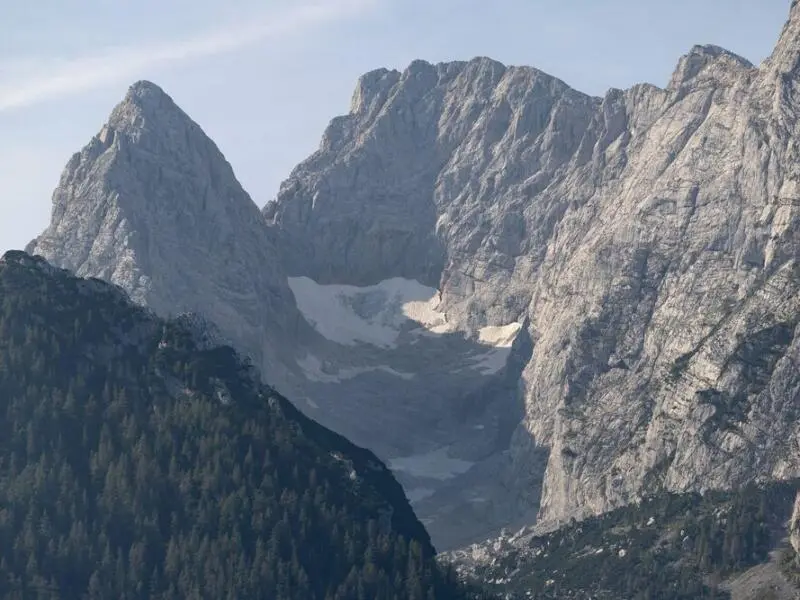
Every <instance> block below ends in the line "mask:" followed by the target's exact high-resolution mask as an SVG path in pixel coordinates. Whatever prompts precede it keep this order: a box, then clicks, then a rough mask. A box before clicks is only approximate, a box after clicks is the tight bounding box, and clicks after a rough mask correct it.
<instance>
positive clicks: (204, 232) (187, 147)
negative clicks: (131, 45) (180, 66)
mask: <svg viewBox="0 0 800 600" xmlns="http://www.w3.org/2000/svg"><path fill="white" fill-rule="evenodd" d="M28 250H29V251H30V252H31V253H35V254H39V255H41V256H43V257H45V258H46V259H47V260H48V261H50V262H52V263H53V264H55V265H58V266H59V267H63V268H67V269H69V270H71V271H73V272H75V273H76V274H78V275H81V276H94V277H99V278H102V279H105V280H107V281H110V282H112V283H115V284H117V285H119V286H121V287H122V288H123V289H124V290H125V291H126V292H128V293H129V294H130V296H131V298H132V299H133V300H134V301H136V302H137V303H139V304H144V305H147V306H149V307H150V308H152V309H153V310H155V311H156V312H157V313H159V314H162V315H169V314H177V313H180V312H185V311H199V312H202V313H204V314H205V315H206V316H207V317H208V318H209V319H210V320H211V321H212V322H214V323H216V324H217V325H219V327H220V328H222V330H223V331H224V333H225V335H226V336H227V337H228V338H229V339H235V340H236V343H237V347H238V348H240V349H241V350H242V351H244V352H245V353H247V354H248V355H250V356H251V357H252V358H253V359H254V360H255V361H256V362H257V364H261V365H262V366H264V367H265V368H266V370H267V371H268V374H269V376H270V377H275V379H276V382H277V383H280V382H281V381H282V380H283V379H284V376H283V374H282V371H283V369H279V368H278V367H277V365H278V363H279V361H280V357H279V356H277V354H276V349H277V346H278V345H279V343H278V342H280V341H282V340H284V339H285V338H286V337H287V335H288V333H289V332H290V331H292V329H293V328H294V327H295V322H294V321H293V319H297V314H296V312H295V311H294V304H293V302H292V296H291V291H290V290H289V289H288V286H287V284H286V279H285V276H284V275H283V273H282V270H281V268H280V265H279V261H278V259H277V250H276V248H275V246H274V243H273V241H272V238H271V236H270V235H269V232H268V231H267V227H266V225H265V224H264V222H263V219H262V218H260V214H259V212H258V209H257V208H256V206H255V205H254V203H253V202H252V200H251V199H250V197H249V196H248V195H247V193H246V192H245V191H244V190H243V189H242V187H241V185H240V184H239V182H238V181H237V180H236V178H235V176H234V174H233V170H232V169H231V167H230V165H229V164H228V163H227V161H226V160H225V158H224V157H223V156H222V154H221V153H220V151H219V150H218V149H217V147H216V145H215V144H214V143H213V142H212V141H211V140H210V139H209V138H208V137H207V136H206V135H205V134H204V133H203V131H202V130H201V129H200V127H199V126H198V125H197V124H196V123H194V122H193V121H192V120H191V119H190V118H189V117H188V116H187V115H186V114H185V113H184V112H183V111H182V110H181V109H180V108H178V106H177V105H176V104H175V103H174V102H173V100H172V99H171V98H170V97H169V96H168V95H167V94H166V93H164V92H163V91H162V90H161V89H160V88H159V87H158V86H156V85H154V84H152V83H149V82H144V81H141V82H138V83H136V84H134V85H132V86H131V87H130V89H129V91H128V94H127V96H126V97H125V99H124V100H123V101H122V102H121V103H120V104H119V105H118V106H117V107H116V108H115V109H114V110H113V112H112V113H111V116H110V117H109V119H108V122H107V123H106V125H105V126H104V127H103V128H102V130H101V131H100V133H99V134H98V135H97V136H95V137H94V138H92V140H91V141H90V142H89V144H88V145H87V146H86V147H85V148H84V149H83V150H82V151H81V152H79V153H77V154H75V155H74V156H73V157H72V159H71V160H70V161H69V164H68V165H67V167H66V169H65V171H64V173H63V175H62V177H61V181H60V182H59V185H58V187H57V188H56V190H55V193H54V195H53V211H52V221H51V225H50V227H48V229H47V230H45V231H44V233H42V235H40V236H39V237H38V238H37V239H36V240H34V241H33V242H31V244H30V245H29V247H28ZM268 339H269V340H270V342H271V343H266V340H268Z"/></svg>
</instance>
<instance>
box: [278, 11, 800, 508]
mask: <svg viewBox="0 0 800 600" xmlns="http://www.w3.org/2000/svg"><path fill="white" fill-rule="evenodd" d="M799 57H800V8H799V7H798V6H797V4H793V5H792V9H791V15H790V19H789V21H788V22H787V25H786V26H785V28H784V30H783V33H782V34H781V37H780V40H779V42H778V45H777V47H776V49H775V51H774V53H773V55H772V56H771V57H770V58H769V59H768V60H767V61H765V62H764V64H762V65H760V66H759V67H755V66H753V65H752V64H751V63H749V62H748V61H746V60H744V59H743V58H741V57H738V56H736V55H734V54H732V53H730V52H727V51H725V50H723V49H721V48H718V47H714V46H697V47H695V48H693V49H692V50H691V51H690V52H689V54H687V55H686V56H685V57H683V58H682V59H681V60H680V63H679V65H678V67H677V68H676V71H675V73H674V76H673V77H672V79H671V81H670V82H669V85H668V86H667V87H666V88H665V89H659V88H656V87H653V86H649V85H639V86H635V87H634V88H631V89H629V90H624V91H621V90H611V91H610V92H609V93H608V94H607V95H606V96H605V97H603V98H593V97H589V96H586V95H583V94H581V93H579V92H576V91H574V90H572V89H570V88H569V87H568V86H567V85H565V84H564V83H563V82H561V81H559V80H557V79H555V78H553V77H550V76H548V75H546V74H544V73H542V72H540V71H537V70H535V69H531V68H519V67H505V66H503V65H500V64H498V63H496V62H493V61H491V60H488V59H476V60H473V61H470V62H465V63H449V64H440V65H429V64H427V63H424V62H415V63H413V64H412V65H411V66H410V67H409V68H408V69H406V70H405V71H404V72H402V73H399V72H390V71H376V72H373V73H370V74H368V75H366V76H365V77H364V78H362V80H361V81H360V82H359V85H358V87H357V90H356V93H355V95H354V99H353V105H352V110H351V113H350V114H349V115H346V116H344V117H339V118H337V119H335V120H334V121H333V122H332V124H331V126H330V127H329V129H328V131H327V132H326V134H325V136H324V138H323V142H322V145H321V147H320V149H319V151H318V152H316V153H315V154H314V155H313V156H312V157H310V158H309V159H308V160H307V161H306V162H304V163H302V164H301V165H300V166H298V167H297V168H296V169H295V171H294V172H293V174H292V175H291V177H290V178H289V179H288V180H287V181H286V182H285V183H284V184H283V185H282V187H281V190H280V193H279V195H278V197H277V199H276V201H275V202H274V203H271V204H270V205H268V206H267V207H266V208H265V210H264V213H265V215H266V217H267V218H268V220H269V221H270V222H272V223H274V224H275V226H277V227H279V228H280V229H281V232H282V235H283V240H284V247H285V248H287V249H290V254H291V255H290V256H288V257H287V258H286V265H287V267H286V268H287V270H288V271H289V273H290V274H293V275H306V276H309V277H311V278H315V279H317V280H320V281H327V282H339V283H353V284H358V285H363V284H367V283H372V282H374V281H376V280H377V279H383V278H386V277H391V276H404V277H411V278H415V279H418V280H420V281H425V282H428V283H429V284H430V285H434V286H436V287H438V288H439V289H440V291H441V296H442V302H441V308H442V310H444V311H446V312H447V315H448V318H449V320H450V321H451V322H452V323H454V324H456V325H457V326H458V327H460V328H463V329H465V330H467V331H473V330H476V329H478V328H481V327H485V326H499V325H504V324H506V323H509V322H523V321H524V322H526V323H527V324H528V325H527V330H528V334H529V336H530V339H531V340H532V342H533V350H532V354H531V357H530V359H529V360H528V362H527V364H526V365H525V367H524V370H523V372H522V375H521V378H520V385H521V388H522V393H523V396H524V404H525V416H524V418H523V419H522V422H521V423H520V424H519V428H518V430H517V432H516V433H515V435H514V436H513V438H512V442H511V447H510V448H509V456H510V457H512V461H511V462H512V466H511V469H512V470H513V471H514V472H517V473H525V472H530V470H531V467H530V465H531V464H533V463H535V462H536V461H535V460H534V459H533V457H534V456H536V455H537V452H538V453H541V452H542V451H544V452H546V453H547V455H548V459H547V466H546V473H545V475H544V482H543V491H542V493H541V496H539V494H538V490H536V491H535V492H532V493H530V494H529V495H528V494H527V491H528V490H529V488H528V487H526V486H529V485H530V480H529V479H526V478H512V480H513V481H516V483H515V484H514V485H515V490H514V493H518V494H520V496H521V497H526V496H527V497H528V499H529V501H530V506H536V504H537V502H538V501H539V500H541V507H540V511H539V515H540V517H541V519H543V520H544V521H556V520H559V519H565V518H569V517H570V516H580V515H582V514H587V513H595V512H600V511H605V510H608V509H609V508H611V507H614V506H617V505H620V504H623V503H626V502H629V501H631V500H633V499H635V498H637V497H639V496H641V495H642V494H644V493H647V492H649V491H652V490H655V489H660V488H666V489H669V490H674V491H682V490H690V489H700V490H702V489H707V488H716V487H727V486H731V485H736V484H740V483H743V482H746V481H750V480H753V479H756V478H759V477H768V478H769V477H778V478H781V477H789V476H796V475H797V474H798V472H799V471H800V454H799V453H798V447H797V446H798V444H797V439H798V434H799V433H800V432H799V431H798V426H797V420H796V417H797V409H798V384H800V377H798V373H797V370H796V367H795V365H796V364H797V360H798V359H800V356H798V355H797V353H798V349H799V348H800V346H799V345H800V340H799V339H798V337H797V335H796V326H797V324H798V315H799V314H800V313H799V312H798V309H800V306H798V303H799V302H800V300H798V297H799V296H798V282H800V280H798V274H799V273H798V262H797V259H798V250H800V244H798V242H800V240H798V238H797V236H798V233H797V232H798V231H800V229H799V228H798V225H799V224H800V223H798V216H800V213H798V207H800V190H798V183H800V173H799V172H798V171H797V168H796V165H797V164H800V163H799V162H798V158H800V157H799V156H798V147H797V144H796V142H795V140H796V138H797V135H798V133H800V131H798V117H799V116H800V98H798V89H800V70H799V69H800V60H799Z"/></svg>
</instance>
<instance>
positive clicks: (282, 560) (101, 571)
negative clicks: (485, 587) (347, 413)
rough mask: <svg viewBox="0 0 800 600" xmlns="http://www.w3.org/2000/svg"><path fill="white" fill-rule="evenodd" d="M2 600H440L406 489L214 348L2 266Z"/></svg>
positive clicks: (441, 576) (91, 284)
mask: <svg viewBox="0 0 800 600" xmlns="http://www.w3.org/2000/svg"><path fill="white" fill-rule="evenodd" d="M0 597H2V598H7V599H56V598H65V599H66V598H69V599H73V598H74V599H91V600H94V599H101V598H102V599H110V598H115V599H130V600H133V599H139V598H153V599H161V598H163V599H167V598H169V599H173V598H192V599H194V598H196V599H200V598H214V599H234V598H236V599H249V598H269V599H276V600H281V599H305V598H308V599H316V598H319V599H348V600H350V599H369V600H373V599H391V598H396V599H403V600H406V599H409V600H414V599H419V600H429V599H434V598H437V599H443V598H467V597H473V595H472V594H471V593H469V592H467V591H466V590H465V589H464V588H463V587H462V586H461V585H460V584H458V583H456V581H455V579H454V576H453V575H452V573H450V572H448V571H446V570H444V569H442V568H440V567H438V566H437V563H436V561H435V559H434V549H433V547H432V545H431V543H430V539H429V537H428V534H427V533H426V531H425V529H424V527H423V526H422V525H421V523H420V522H419V521H418V520H417V518H416V517H415V515H414V513H413V511H412V510H411V508H410V506H409V504H408V502H407V501H406V498H405V495H404V493H403V491H402V489H401V487H400V485H399V484H398V483H397V482H396V481H395V480H394V478H393V477H392V475H391V473H390V472H389V471H388V469H387V468H386V467H385V466H384V465H383V464H382V463H381V462H380V461H379V460H378V459H377V458H376V457H375V456H374V455H372V454H371V453H370V452H368V451H366V450H363V449H360V448H357V447H355V446H353V445H352V444H350V443H349V442H347V441H346V440H345V439H344V438H342V437H340V436H338V435H336V434H334V433H332V432H330V431H329V430H327V429H325V428H323V427H321V426H320V425H318V424H317V423H315V422H313V421H311V420H309V419H307V418H306V417H304V416H303V415H302V414H301V413H300V412H299V411H298V410H297V409H295V408H294V407H293V406H292V405H291V404H290V403H289V402H288V401H287V400H285V399H284V398H282V397H281V396H279V395H278V394H277V393H276V392H275V391H274V390H272V389H270V388H269V387H267V386H265V385H263V384H261V383H260V382H259V377H258V375H257V374H256V373H255V372H254V370H253V369H252V367H250V366H249V365H248V364H247V363H246V362H245V361H242V360H240V358H239V357H237V355H236V354H235V353H234V352H233V351H232V350H231V349H230V348H226V347H218V348H207V347H202V346H201V345H199V344H198V342H197V341H196V337H195V336H194V335H193V334H192V332H191V331H190V330H189V329H187V328H186V327H185V326H183V325H181V324H179V323H178V322H175V321H172V322H165V321H161V320H159V319H157V318H155V317H154V316H153V315H152V314H150V313H149V312H147V311H145V310H143V309H140V308H138V307H135V306H133V305H132V304H131V303H130V302H129V301H128V300H127V298H126V297H125V295H124V294H123V293H122V292H120V291H118V290H117V289H116V288H113V287H112V286H110V285H107V284H104V283H102V282H99V281H97V280H81V279H78V278H75V277H72V276H71V275H69V274H68V273H67V272H66V271H61V270H58V269H54V268H52V267H50V266H49V265H47V263H45V262H44V261H42V260H40V259H38V258H32V257H29V256H28V255H26V254H24V253H21V252H12V253H8V254H6V256H5V257H4V258H3V260H2V263H0Z"/></svg>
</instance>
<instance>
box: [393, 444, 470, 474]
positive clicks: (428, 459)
mask: <svg viewBox="0 0 800 600" xmlns="http://www.w3.org/2000/svg"><path fill="white" fill-rule="evenodd" d="M447 451H448V447H447V446H445V447H442V448H438V449H436V450H433V451H432V452H427V453H425V454H415V455H412V456H404V457H402V458H393V459H392V460H390V461H389V466H390V467H391V468H392V469H394V470H395V471H402V472H403V473H407V474H408V475H412V476H414V477H426V478H428V479H439V480H440V481H444V480H447V479H452V478H453V477H455V476H456V475H462V474H463V473H466V472H467V471H469V470H470V468H472V465H474V464H475V463H474V462H469V461H466V460H461V459H459V458H451V457H450V456H448V454H447Z"/></svg>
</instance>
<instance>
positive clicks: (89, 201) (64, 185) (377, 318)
mask: <svg viewBox="0 0 800 600" xmlns="http://www.w3.org/2000/svg"><path fill="white" fill-rule="evenodd" d="M284 244H286V240H285V239H284V236H283V232H282V231H280V230H279V229H278V228H277V227H275V226H272V225H270V224H268V223H267V221H266V219H264V218H263V216H262V214H261V212H260V211H259V209H258V208H257V206H256V205H255V204H254V203H253V201H252V200H251V199H250V197H249V196H248V195H247V193H246V192H245V191H244V190H243V189H242V188H241V186H240V185H239V183H238V181H237V180H236V179H235V176H234V174H233V171H232V169H231V167H230V165H229V164H228V163H227V161H226V160H225V158H224V156H223V155H222V154H221V152H220V151H219V150H218V149H217V147H216V146H215V145H214V143H213V142H212V141H211V140H210V139H209V138H208V137H207V136H206V135H205V133H203V131H202V130H201V129H200V127H199V126H198V125H197V124H196V123H195V122H194V121H192V120H191V119H190V118H189V117H188V116H187V115H186V114H185V113H184V112H183V111H182V110H181V109H180V108H179V107H178V106H177V105H176V104H175V102H174V101H173V100H172V99H171V98H170V97H169V96H168V95H167V94H166V93H165V92H164V91H163V90H161V89H160V88H159V87H158V86H156V85H154V84H152V83H150V82H145V81H141V82H137V83H135V84H133V85H132V86H131V87H130V89H129V91H128V93H127V95H126V97H125V98H124V99H123V100H122V102H121V103H120V104H119V105H118V106H116V107H115V108H114V110H113V111H112V113H111V115H110V117H109V119H108V122H107V123H106V124H105V125H104V126H103V127H102V129H101V130H100V132H99V133H98V134H97V135H96V136H95V137H93V138H92V140H91V141H90V142H89V144H88V145H87V146H86V147H85V148H84V149H83V150H82V151H81V152H80V153H78V154H76V155H75V156H74V157H73V158H72V159H71V160H70V162H69V164H68V165H67V168H66V169H65V171H64V173H63V175H62V178H61V181H60V183H59V186H58V187H57V188H56V190H55V193H54V194H53V212H52V221H51V224H50V227H48V229H47V230H46V231H44V232H43V233H42V234H41V235H40V236H39V237H38V238H37V239H36V240H34V241H33V242H31V244H30V245H29V246H28V248H27V249H28V250H29V251H30V252H31V253H33V254H36V255H40V256H42V257H44V258H46V259H47V260H48V261H50V262H51V263H52V264H55V265H57V266H59V267H62V268H66V269H69V270H70V271H72V272H75V273H76V274H78V275H82V276H92V277H98V278H101V279H104V280H107V281H110V282H112V283H114V284H116V285H119V286H120V287H122V288H123V289H124V290H125V291H126V292H127V293H128V294H129V295H130V297H131V298H132V299H133V300H134V301H135V302H136V303H138V304H141V305H144V306H147V307H149V308H151V309H153V310H154V311H155V312H156V313H157V314H159V315H161V316H164V317H169V316H170V315H174V314H177V313H180V312H184V311H190V312H193V313H198V314H202V315H203V316H204V318H205V319H206V320H207V321H208V323H210V324H213V326H215V328H216V330H217V331H218V333H219V336H221V337H222V338H223V339H225V340H229V341H230V343H232V344H233V345H234V346H235V347H236V348H237V350H239V351H241V352H242V353H243V354H245V355H246V356H248V357H250V358H252V360H253V362H254V364H255V365H256V366H257V367H258V368H259V369H260V370H261V371H262V373H263V375H264V378H265V381H268V382H269V383H270V384H271V385H273V386H274V387H275V388H276V389H278V390H279V391H281V392H282V393H283V394H284V395H285V396H286V397H289V398H291V399H292V400H293V401H295V402H296V403H297V405H298V406H299V407H301V408H302V409H303V410H304V411H306V412H307V413H308V414H310V415H311V416H313V417H314V418H315V419H317V420H319V421H320V422H321V423H323V424H324V425H326V426H328V427H330V428H332V429H334V430H335V431H337V432H339V433H341V434H343V435H345V436H346V437H347V438H348V439H350V440H352V441H353V442H355V443H357V444H359V445H362V446H365V447H368V448H370V449H372V450H373V451H375V452H376V453H377V454H378V455H379V456H380V457H381V459H383V460H386V461H389V462H390V463H391V466H392V468H393V469H394V470H395V472H396V473H397V475H398V477H400V478H401V479H402V482H403V484H404V486H405V487H406V490H407V492H408V494H409V497H410V498H412V499H413V500H414V501H415V502H417V501H421V500H423V499H426V498H428V497H430V496H432V495H434V494H435V493H436V492H437V491H441V495H440V497H439V499H435V500H434V501H433V503H432V504H429V506H430V508H428V509H424V508H423V514H422V515H421V516H422V517H423V518H424V519H425V521H426V523H428V524H429V525H430V527H431V528H432V531H433V532H434V535H435V536H436V538H437V544H440V543H441V544H444V545H452V544H454V543H456V542H460V541H461V540H462V539H463V540H471V539H472V537H473V530H474V528H475V527H476V526H477V527H478V529H479V531H480V532H481V533H483V531H485V532H486V533H489V532H491V531H493V529H494V523H493V522H492V520H491V519H490V518H488V517H487V519H483V518H477V519H476V518H475V513H474V510H472V506H473V504H472V499H470V500H469V501H467V502H466V507H467V509H468V510H467V511H466V512H464V511H463V510H462V511H458V510H453V507H454V503H455V504H456V505H460V504H464V501H463V498H462V494H461V490H462V489H463V488H464V487H465V486H468V487H471V488H473V496H474V497H475V498H480V497H481V496H482V495H486V494H491V493H493V492H492V490H493V489H494V488H495V484H494V482H490V483H488V488H487V482H486V477H485V476H484V474H485V473H493V472H497V471H498V470H499V469H498V468H497V465H498V463H502V462H507V459H506V458H505V457H504V456H502V454H501V452H502V451H503V450H504V449H505V448H507V447H508V438H509V436H510V435H511V432H512V431H513V428H514V427H515V426H516V425H517V423H518V422H519V420H520V419H521V418H522V405H521V404H520V402H519V399H518V397H517V394H516V387H517V381H518V378H519V373H520V371H521V369H522V366H523V365H524V360H523V359H522V358H520V357H524V355H525V352H526V351H527V347H528V345H529V344H528V340H527V338H526V336H525V335H522V336H517V333H518V331H519V329H520V327H521V326H520V325H519V324H514V323H512V324H510V325H509V326H508V327H505V328H491V327H490V328H486V329H485V330H484V331H482V333H481V334H480V335H478V336H476V337H474V338H467V337H466V336H465V335H464V334H463V332H459V331H457V330H455V329H454V328H452V327H451V326H450V325H449V324H448V323H447V320H446V316H445V315H444V314H443V313H441V312H440V311H437V308H436V307H437V304H438V302H439V295H438V293H437V290H436V289H434V288H433V287H431V286H430V285H429V284H430V283H431V282H430V281H429V280H427V279H424V278H423V279H424V281H422V282H420V281H418V280H415V279H413V278H409V277H394V278H391V279H388V280H385V281H380V282H377V284H376V285H374V286H367V287H363V286H362V287H356V286H347V285H345V286H342V285H324V284H320V283H318V282H317V281H315V280H313V279H310V278H308V277H302V276H297V277H294V276H293V277H289V276H288V273H287V271H286V265H285V264H284V260H286V259H287V258H288V257H290V256H292V251H291V250H290V249H288V248H283V245H284ZM301 246H302V244H301ZM517 337H519V340H516V338H517ZM515 340H516V341H515ZM509 365H510V366H509ZM474 466H478V467H479V468H478V469H477V470H476V471H477V472H478V475H477V476H476V475H475V474H469V475H467V471H470V470H473V467H474ZM465 478H466V481H467V483H462V481H465ZM484 488H487V489H486V490H485V491H484ZM479 505H480V502H479ZM481 510H482V511H483V512H485V509H484V508H481ZM492 510H494V509H492ZM501 512H503V511H501ZM484 521H485V522H486V523H485V524H484Z"/></svg>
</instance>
